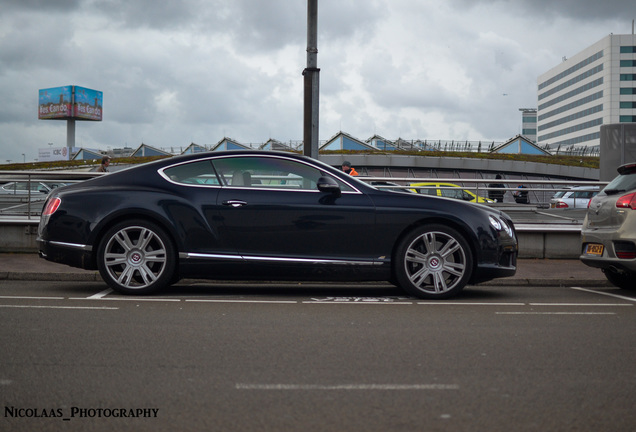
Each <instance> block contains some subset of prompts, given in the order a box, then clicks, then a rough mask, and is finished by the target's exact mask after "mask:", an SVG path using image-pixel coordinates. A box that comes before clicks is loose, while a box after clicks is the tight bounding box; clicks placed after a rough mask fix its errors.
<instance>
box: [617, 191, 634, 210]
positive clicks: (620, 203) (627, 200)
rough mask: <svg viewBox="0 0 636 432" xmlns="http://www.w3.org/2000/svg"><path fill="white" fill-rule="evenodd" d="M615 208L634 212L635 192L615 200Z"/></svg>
mask: <svg viewBox="0 0 636 432" xmlns="http://www.w3.org/2000/svg"><path fill="white" fill-rule="evenodd" d="M616 207H617V208H629V209H632V210H636V192H634V193H630V194H628V195H623V196H622V197H620V198H619V199H618V200H616Z"/></svg>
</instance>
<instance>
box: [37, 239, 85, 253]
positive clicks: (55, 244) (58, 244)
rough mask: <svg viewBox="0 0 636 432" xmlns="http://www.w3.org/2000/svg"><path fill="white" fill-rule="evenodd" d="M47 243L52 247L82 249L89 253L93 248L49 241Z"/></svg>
mask: <svg viewBox="0 0 636 432" xmlns="http://www.w3.org/2000/svg"><path fill="white" fill-rule="evenodd" d="M48 243H49V244H50V245H54V246H61V247H67V248H73V249H82V250H84V251H86V252H91V251H92V250H93V246H89V245H83V244H76V243H65V242H58V241H49V242H48Z"/></svg>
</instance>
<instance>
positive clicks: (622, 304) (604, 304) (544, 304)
mask: <svg viewBox="0 0 636 432" xmlns="http://www.w3.org/2000/svg"><path fill="white" fill-rule="evenodd" d="M528 304H529V305H530V306H574V307H576V306H581V307H597V306H601V307H616V306H634V305H633V304H628V303H528Z"/></svg>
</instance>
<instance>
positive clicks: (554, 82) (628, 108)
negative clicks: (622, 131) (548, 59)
mask: <svg viewBox="0 0 636 432" xmlns="http://www.w3.org/2000/svg"><path fill="white" fill-rule="evenodd" d="M537 85H538V104H537V107H538V109H537V144H538V145H539V146H541V147H543V146H545V145H546V144H547V145H548V147H549V148H550V149H551V150H556V149H557V148H560V149H561V150H567V149H576V148H579V147H589V146H592V147H595V148H597V149H598V146H599V144H600V130H601V125H607V124H614V123H634V122H636V35H634V34H630V35H609V36H606V37H605V38H603V39H601V40H600V41H598V42H597V43H595V44H594V45H592V46H590V47H589V48H586V49H585V50H583V51H581V52H580V53H578V54H576V55H574V56H572V57H570V58H568V59H565V58H564V59H563V62H562V63H561V64H560V65H558V66H556V67H554V68H552V69H551V70H549V71H548V72H546V73H544V74H543V75H541V76H539V78H538V80H537Z"/></svg>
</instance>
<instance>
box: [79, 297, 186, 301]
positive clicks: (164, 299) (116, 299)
mask: <svg viewBox="0 0 636 432" xmlns="http://www.w3.org/2000/svg"><path fill="white" fill-rule="evenodd" d="M69 300H99V301H130V302H180V301H181V299H171V298H147V297H99V298H91V297H69Z"/></svg>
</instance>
